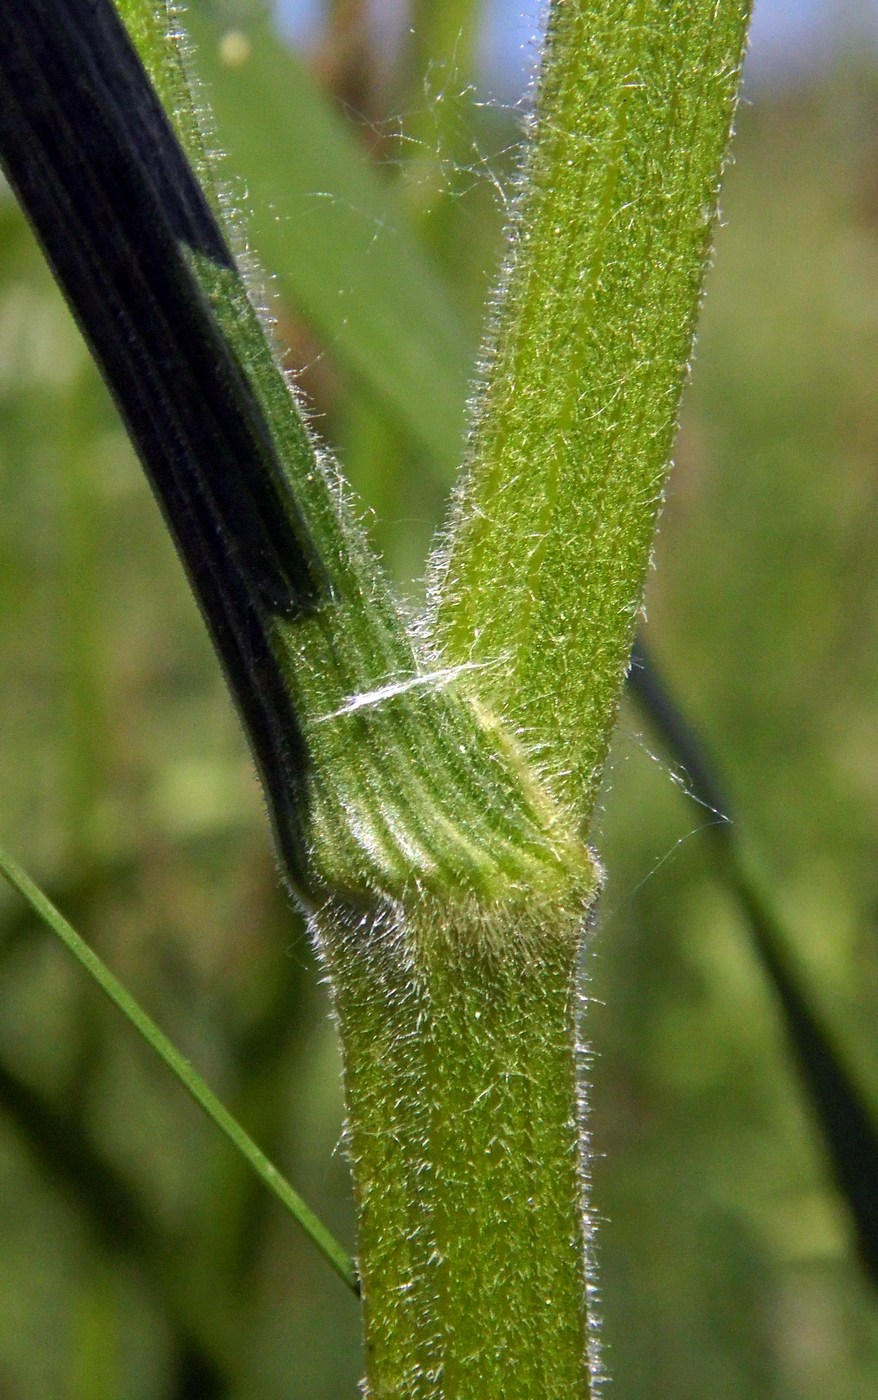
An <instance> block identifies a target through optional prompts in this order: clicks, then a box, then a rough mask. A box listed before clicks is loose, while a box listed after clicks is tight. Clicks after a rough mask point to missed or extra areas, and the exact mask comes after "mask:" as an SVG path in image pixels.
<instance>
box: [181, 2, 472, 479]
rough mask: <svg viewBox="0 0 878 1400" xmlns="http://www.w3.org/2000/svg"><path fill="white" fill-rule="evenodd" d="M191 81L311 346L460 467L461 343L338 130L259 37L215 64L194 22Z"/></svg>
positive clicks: (214, 37) (286, 58)
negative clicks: (203, 82) (204, 97)
mask: <svg viewBox="0 0 878 1400" xmlns="http://www.w3.org/2000/svg"><path fill="white" fill-rule="evenodd" d="M187 25H188V27H189V29H190V30H191V33H192V35H193V38H194V39H195V40H196V41H197V44H198V53H197V68H198V71H199V73H200V74H202V75H203V76H204V77H205V78H206V79H207V82H208V89H209V93H210V99H211V105H212V107H213V109H214V111H215V113H216V118H217V122H218V127H219V133H220V143H221V145H222V147H223V148H224V149H227V150H228V152H229V155H230V157H231V166H232V168H233V169H235V170H239V171H246V172H247V199H248V203H250V204H251V205H252V206H254V207H255V208H256V209H261V210H263V211H271V214H270V215H266V214H265V213H263V216H262V217H261V218H259V219H258V220H255V221H253V230H252V231H253V238H254V245H255V250H256V252H257V254H258V256H259V258H260V259H261V261H262V262H263V264H264V265H265V266H266V267H268V268H270V269H271V271H272V273H273V274H275V275H276V277H277V286H278V288H279V289H280V291H281V293H282V294H283V295H284V296H285V298H287V299H288V300H289V301H290V302H291V303H292V305H294V306H295V307H297V308H298V310H299V311H300V312H301V313H302V314H303V315H304V316H305V318H306V319H307V320H308V321H309V322H310V324H311V325H312V326H313V327H314V328H315V330H316V331H317V332H318V333H319V336H320V339H321V343H322V344H323V345H325V346H326V347H327V348H328V350H329V352H330V354H332V355H333V356H335V357H337V358H338V359H339V360H340V361H341V362H343V363H344V365H345V366H346V367H347V368H348V369H349V370H350V371H352V372H353V374H354V375H355V376H356V377H357V378H358V379H359V380H361V381H362V382H363V383H365V384H367V385H368V386H369V387H370V390H371V391H372V392H375V393H377V394H378V395H380V397H381V399H382V401H383V402H384V403H385V405H386V406H387V407H388V408H389V409H390V411H391V414H392V416H393V419H394V421H395V422H396V423H397V424H398V425H400V426H402V427H403V428H404V430H405V432H406V434H407V435H408V436H409V437H410V438H411V439H412V440H413V441H414V442H416V443H418V444H419V445H421V446H422V447H425V448H426V449H427V450H428V451H429V452H430V454H431V455H432V457H433V458H434V459H435V460H436V461H437V462H438V463H439V464H440V465H441V467H442V468H443V469H444V470H445V471H446V472H448V473H450V472H451V471H452V470H453V469H455V468H456V467H457V464H458V462H459V459H460V452H461V446H462V442H463V430H464V404H465V398H466V390H467V383H468V380H469V375H470V369H471V350H470V345H469V340H468V337H467V336H466V335H465V333H464V332H463V330H462V328H461V326H460V324H459V323H458V321H457V319H456V317H455V315H454V313H453V310H452V308H451V306H450V305H449V298H448V295H447V293H446V291H445V289H444V288H443V287H442V285H441V283H440V281H439V278H438V277H437V275H436V273H435V272H434V270H433V269H432V268H431V266H430V263H429V261H428V259H427V258H426V257H425V256H424V254H423V252H422V251H421V249H420V248H419V246H418V243H417V241H416V239H415V238H414V237H413V236H412V233H411V231H410V229H409V227H408V220H407V217H406V214H405V211H404V210H403V209H402V207H401V206H400V203H399V201H398V198H397V197H396V195H395V193H394V191H393V188H392V184H391V182H390V181H389V180H381V179H380V177H379V174H378V172H377V171H376V170H375V169H374V167H370V165H369V161H368V159H367V157H366V155H365V153H364V151H363V150H362V149H361V148H360V147H359V146H358V144H357V142H356V139H355V136H354V134H353V132H352V130H351V128H350V125H349V124H345V123H344V121H343V120H342V118H341V116H340V114H339V113H337V112H336V111H334V110H333V108H332V105H331V104H330V102H329V101H328V99H327V98H326V97H325V96H324V95H323V94H321V93H320V91H319V90H318V88H317V87H316V85H315V83H314V80H313V79H312V78H311V77H310V75H309V74H308V73H307V72H306V70H305V68H304V66H303V65H302V63H301V61H300V60H299V59H298V58H297V57H296V55H295V54H293V53H292V52H291V51H290V50H289V49H288V48H287V47H286V46H285V45H284V44H283V43H282V42H281V40H280V39H279V38H278V37H277V35H276V33H275V32H274V30H273V29H272V28H271V27H270V26H268V25H266V24H265V23H260V24H257V23H253V24H251V25H247V26H245V27H244V30H243V33H244V35H245V37H246V40H247V42H248V44H249V45H250V49H249V54H248V56H247V57H246V59H245V60H244V61H243V62H241V63H240V64H237V65H234V66H232V65H229V64H228V63H224V62H223V58H222V48H221V45H220V39H221V36H222V30H221V29H220V28H218V26H217V24H216V22H215V21H213V20H211V19H209V18H207V17H206V16H204V15H198V14H196V13H193V14H191V15H189V16H188V17H187Z"/></svg>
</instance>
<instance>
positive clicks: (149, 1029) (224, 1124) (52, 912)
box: [0, 848, 358, 1293]
mask: <svg viewBox="0 0 878 1400" xmlns="http://www.w3.org/2000/svg"><path fill="white" fill-rule="evenodd" d="M0 874H2V875H3V876H4V878H5V879H6V880H8V882H9V884H10V885H12V887H13V888H14V889H16V890H18V892H19V894H20V895H22V897H23V898H24V899H26V900H27V902H28V904H30V906H31V908H32V909H33V910H34V912H35V913H36V914H37V915H38V916H39V918H40V919H41V920H42V921H43V923H44V924H45V925H46V927H47V928H49V929H51V931H52V932H53V933H54V934H56V935H57V936H58V938H60V940H61V942H62V943H63V944H64V946H65V948H66V949H67V951H68V952H69V953H71V954H72V955H73V957H74V958H76V960H77V962H78V963H79V964H80V966H82V967H83V968H85V971H86V972H87V973H88V974H89V976H90V977H91V978H92V979H93V981H94V982H96V983H97V985H98V986H99V987H100V989H101V991H102V992H103V993H104V995H105V996H107V997H109V999H110V1001H111V1002H112V1003H113V1005H114V1006H115V1007H116V1008H117V1009H118V1010H119V1011H121V1013H122V1015H123V1016H124V1017H125V1019H126V1020H127V1021H128V1022H129V1023H130V1024H131V1025H132V1026H133V1027H134V1029H135V1030H136V1031H137V1033H138V1034H139V1035H140V1036H141V1037H142V1039H143V1040H144V1041H145V1042H146V1043H147V1045H149V1046H150V1047H151V1049H152V1050H154V1051H155V1053H156V1055H158V1057H159V1059H160V1060H162V1061H163V1062H164V1064H165V1065H166V1066H167V1068H168V1069H169V1070H170V1071H171V1073H172V1074H173V1075H174V1076H175V1078H176V1079H177V1080H179V1082H180V1083H181V1084H182V1085H183V1088H184V1089H185V1090H186V1092H187V1093H188V1094H189V1095H190V1096H191V1097H192V1098H193V1099H194V1100H195V1102H196V1103H197V1104H198V1106H199V1108H201V1109H202V1110H203V1112H204V1113H206V1114H207V1116H208V1118H209V1119H210V1120H211V1122H212V1123H213V1124H215V1126H216V1127H217V1128H219V1130H220V1132H221V1133H223V1134H224V1135H225V1136H226V1137H227V1138H228V1140H229V1142H231V1143H232V1145H233V1146H234V1147H235V1148H236V1149H237V1150H238V1152H240V1153H241V1155H242V1157H244V1158H245V1159H246V1160H247V1161H248V1162H249V1163H250V1166H251V1167H252V1168H253V1170H254V1171H255V1173H256V1175H257V1176H258V1177H259V1179H260V1181H262V1182H263V1183H264V1184H265V1185H266V1186H267V1187H268V1189H269V1191H271V1192H272V1194H273V1195H274V1196H275V1197H276V1198H277V1199H278V1200H279V1201H280V1203H281V1205H282V1206H283V1207H284V1209H285V1210H287V1211H289V1213H290V1215H291V1216H292V1217H293V1219H294V1220H295V1221H296V1222H297V1223H298V1224H299V1225H300V1226H301V1228H302V1229H303V1230H304V1231H305V1234H306V1235H307V1236H308V1237H309V1239H311V1240H312V1242H313V1243H314V1244H315V1245H316V1246H317V1248H318V1249H319V1250H320V1253H321V1254H322V1255H323V1257H324V1258H325V1259H326V1260H327V1262H328V1263H329V1264H331V1266H332V1268H333V1269H334V1270H335V1272H336V1273H337V1274H338V1275H339V1277H340V1278H341V1279H343V1281H344V1282H345V1283H346V1284H347V1285H348V1287H349V1288H350V1289H352V1291H353V1292H354V1293H356V1292H357V1291H358V1284H357V1274H356V1270H355V1268H354V1265H353V1263H352V1262H351V1260H350V1258H349V1257H348V1255H347V1254H346V1253H345V1251H344V1249H343V1248H342V1247H341V1245H340V1244H339V1243H338V1241H337V1240H336V1239H334V1238H333V1236H332V1235H331V1234H330V1232H329V1231H328V1230H327V1228H326V1226H325V1225H324V1224H323V1223H322V1222H321V1221H320V1220H318V1218H317V1216H316V1215H315V1214H314V1212H313V1211H312V1210H311V1208H310V1206H308V1205H307V1204H306V1202H305V1201H303V1200H302V1197H301V1196H300V1195H299V1193H298V1192H297V1191H296V1190H295V1188H294V1187H292V1186H291V1185H290V1183H289V1182H288V1181H287V1180H286V1179H285V1177H283V1176H282V1175H281V1173H280V1172H279V1171H278V1169H277V1167H275V1166H274V1165H273V1164H272V1163H271V1162H270V1161H269V1160H268V1158H267V1157H266V1155H265V1153H264V1152H263V1151H262V1150H261V1149H260V1148H259V1147H257V1145H256V1143H255V1142H254V1141H253V1139H252V1138H251V1137H249V1136H248V1134H247V1133H246V1132H245V1131H244V1129H243V1128H242V1127H241V1125H240V1123H238V1122H237V1120H236V1119H235V1118H233V1117H232V1115H231V1114H230V1113H229V1111H228V1110H227V1109H226V1108H225V1107H224V1106H223V1104H222V1103H221V1102H220V1100H219V1099H218V1098H217V1096H216V1094H214V1093H213V1091H212V1090H211V1089H210V1088H209V1087H208V1086H207V1084H205V1082H204V1080H203V1079H202V1078H201V1076H200V1075H199V1074H198V1073H197V1072H196V1071H195V1070H194V1069H193V1068H192V1066H191V1065H190V1064H189V1062H188V1060H186V1059H185V1058H184V1057H183V1056H182V1055H181V1054H180V1052H179V1050H177V1048H176V1046H175V1045H174V1044H173V1043H172V1042H171V1041H170V1040H169V1039H168V1037H167V1036H166V1035H165V1034H164V1032H163V1031H161V1030H160V1029H159V1027H158V1026H157V1025H156V1024H155V1022H154V1021H153V1020H152V1018H151V1017H150V1016H148V1015H147V1013H146V1012H145V1011H144V1010H143V1008H142V1007H141V1006H140V1005H139V1004H138V1003H137V1002H136V1001H135V999H134V997H133V996H132V995H131V993H130V992H128V991H127V990H126V989H125V987H123V985H122V983H121V982H120V981H119V979H118V978H117V977H115V976H114V975H113V973H112V972H111V971H110V969H109V968H108V967H107V965H106V964H105V963H104V962H103V961H102V960H101V959H100V958H99V957H98V955H97V953H95V952H94V950H93V949H92V948H90V947H89V946H88V944H87V943H86V942H85V941H84V940H83V939H82V938H80V936H79V934H78V933H77V932H76V930H75V929H74V928H72V927H71V925H70V924H69V923H68V922H67V920H66V919H65V918H64V916H63V915H62V914H61V913H59V911H58V910H57V909H56V908H55V906H54V905H53V904H52V903H51V902H50V901H49V900H48V899H47V898H46V896H45V895H44V894H43V893H42V891H41V890H40V889H39V888H38V887H37V886H36V885H35V884H34V882H33V880H31V879H30V877H29V876H28V875H27V874H26V873H25V871H24V870H22V868H21V866H20V865H18V863H17V862H16V861H14V860H13V859H12V857H11V856H10V855H9V854H8V853H7V852H6V851H4V850H3V849H2V848H0Z"/></svg>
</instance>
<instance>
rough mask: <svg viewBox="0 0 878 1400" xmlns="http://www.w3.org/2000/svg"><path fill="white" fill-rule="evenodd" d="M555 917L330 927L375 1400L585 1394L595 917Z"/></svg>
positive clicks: (529, 912)
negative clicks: (587, 1116)
mask: <svg viewBox="0 0 878 1400" xmlns="http://www.w3.org/2000/svg"><path fill="white" fill-rule="evenodd" d="M547 912H549V911H548V910H547V909H546V908H545V907H544V908H542V909H539V910H534V909H533V908H530V909H528V908H527V907H526V906H523V907H521V908H519V909H515V908H514V907H504V908H502V909H500V910H498V911H496V914H495V916H494V917H497V918H499V920H500V921H501V928H500V930H499V931H498V930H497V929H492V928H489V927H488V923H489V922H490V917H491V916H490V915H487V916H486V913H485V911H484V910H483V909H480V908H479V907H478V906H477V905H476V904H471V905H469V906H467V905H465V904H464V905H462V906H460V907H459V908H456V909H453V910H452V911H449V908H448V905H447V904H443V905H441V906H436V905H435V904H433V902H432V901H430V900H425V901H421V902H420V903H419V904H418V905H417V906H416V907H415V908H414V909H413V910H412V911H410V912H404V911H402V910H400V909H397V910H388V911H387V912H386V914H385V916H384V918H382V919H380V920H377V921H375V922H373V923H372V925H371V927H369V928H368V930H366V929H364V928H363V926H362V920H361V918H358V917H356V916H353V915H352V914H350V913H349V912H348V913H345V912H344V911H340V910H338V909H332V910H329V911H327V912H325V913H324V914H323V916H322V919H321V933H322V934H323V938H324V946H325V948H326V951H327V958H328V961H329V966H330V970H331V973H332V979H333V985H334V987H335V1003H336V1010H337V1014H338V1019H339V1026H340V1030H341V1035H342V1044H343V1047H344V1056H345V1086H346V1094H347V1106H348V1119H349V1129H348V1132H349V1142H348V1147H349V1151H350V1156H351V1161H352V1165H353V1169H354V1178H355V1184H356V1191H357V1200H358V1206H359V1250H360V1264H361V1288H362V1293H363V1302H364V1308H365V1329H366V1353H367V1368H368V1369H367V1378H368V1386H369V1390H368V1393H369V1395H370V1396H373V1397H379V1396H380V1397H391V1396H394V1397H406V1398H407V1400H408V1397H411V1400H420V1397H424V1400H426V1397H428V1396H437V1395H441V1396H443V1397H446V1400H456V1398H457V1397H465V1396H466V1397H476V1396H485V1397H500V1396H503V1397H508V1398H509V1400H532V1397H534V1396H540V1397H542V1398H543V1400H553V1398H554V1397H557V1400H562V1397H573V1396H586V1395H588V1393H589V1368H590V1363H591V1362H592V1361H593V1360H594V1356H593V1349H591V1348H589V1347H588V1345H587V1337H588V1334H589V1290H590V1276H589V1264H588V1262H587V1249H586V1246H587V1242H588V1241H587V1236H588V1231H589V1225H588V1219H587V1215H586V1212H585V1209H584V1204H585V1201H584V1160H583V1154H582V1147H581V1144H582V1123H581V1120H580V1102H579V1095H580V1085H581V1065H580V1062H579V1061H580V1054H579V1049H578V1041H577V1034H576V1032H577V1026H578V993H577V987H578V980H577V971H578V959H579V951H580V938H581V927H582V907H581V903H580V901H579V900H578V899H573V900H571V904H570V907H569V908H566V909H565V908H561V907H556V908H554V909H553V910H552V911H551V912H552V914H553V916H554V917H553V920H552V925H551V929H550V931H549V932H548V933H547V930H546V922H545V921H546V914H547ZM449 915H450V916H449ZM498 932H499V937H498ZM364 935H365V938H364ZM364 943H365V945H366V946H365V947H364Z"/></svg>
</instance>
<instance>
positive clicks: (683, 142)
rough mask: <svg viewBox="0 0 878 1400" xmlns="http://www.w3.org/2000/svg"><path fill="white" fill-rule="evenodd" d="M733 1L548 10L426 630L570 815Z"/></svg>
mask: <svg viewBox="0 0 878 1400" xmlns="http://www.w3.org/2000/svg"><path fill="white" fill-rule="evenodd" d="M749 8H750V6H749V3H748V0H718V3H713V0H672V3H666V0H637V3H631V0H593V3H565V4H559V5H556V6H555V7H554V8H553V11H552V18H551V21H550V26H549V35H548V39H547V53H548V61H547V63H546V64H545V67H544V77H543V79H542V80H541V83H540V88H539V92H538V99H537V111H536V122H535V133H536V141H535V145H534V148H533V152H532V155H531V157H530V160H529V165H528V168H527V170H526V172H525V179H526V186H527V188H526V193H525V195H524V197H523V198H522V201H521V203H520V208H519V217H518V223H517V247H516V249H515V253H514V258H513V265H512V268H511V271H510V274H509V277H508V280H507V284H506V286H505V288H504V290H503V293H502V297H501V307H500V309H499V317H498V319H499V321H500V324H501V329H500V331H499V333H498V337H497V343H496V345H495V346H494V347H493V350H492V352H491V354H490V356H489V366H490V367H489V369H488V372H487V378H486V383H485V386H484V392H483V396H482V403H481V406H480V409H479V413H478V421H477V423H476V426H475V430H474V441H473V447H472V460H471V468H470V475H469V481H468V484H467V486H466V488H465V490H464V492H463V494H462V497H461V500H460V503H459V509H458V515H457V523H456V527H455V530H454V533H453V536H452V539H451V544H450V549H449V550H448V552H447V554H446V556H445V557H444V558H443V561H442V565H441V568H440V577H439V579H438V582H437V594H438V597H439V602H438V605H437V606H438V619H437V620H438V626H437V632H438V637H439V640H440V642H441V643H442V644H443V646H444V654H445V658H446V660H447V661H448V662H449V663H451V664H454V663H458V664H461V663H466V662H480V663H489V669H487V670H485V671H484V672H483V673H482V681H483V684H482V685H481V695H482V698H483V699H485V700H486V701H487V703H488V704H490V705H491V706H492V708H493V709H494V710H495V712H496V713H497V714H498V715H500V716H501V718H502V719H503V720H504V721H506V722H507V723H508V724H509V726H510V727H511V728H512V729H513V730H514V731H515V732H517V733H521V734H523V735H524V736H525V737H526V739H527V740H529V741H530V743H531V744H532V745H533V749H534V751H535V752H536V753H538V754H539V756H540V761H541V764H542V765H543V769H544V771H545V772H547V773H548V774H549V775H550V777H551V780H552V784H553V787H554V789H555V791H556V793H557V795H558V796H559V797H561V798H563V799H565V800H567V801H568V802H569V803H570V805H571V806H572V807H573V808H575V810H577V811H578V813H579V814H580V817H581V818H582V819H583V820H585V821H587V820H588V819H589V817H590V815H591V811H592V809H593V805H594V800H595V797H596V793H597V786H598V783H599V781H600V775H601V771H602V768H603V764H604V760H605V757H606V753H607V748H608V744H609V738H610V734H611V730H612V726H613V723H614V720H615V716H616V711H617V708H618V703H619V696H620V693H621V687H622V680H623V676H624V673H625V670H626V667H627V663H628V654H629V651H630V647H631V642H632V640H633V631H634V623H635V620H636V616H637V613H638V611H639V608H640V599H641V593H642V588H643V582H644V577H645V574H646V569H647V564H648V560H649V554H650V549H651V542H652V535H653V529H654V526H655V518H656V512H657V509H658V505H659V502H660V499H661V495H662V491H663V488H664V480H665V473H666V470H667V465H668V458H669V455H670V451H671V445H672V441H673V435H674V430H675V426H676V418H677V412H678V407H679V402H680V394H681V390H682V386H683V380H684V377H685V372H686V366H687V363H688V360H689V357H690V354H691V349H692V339H693V332H694V322H695V315H696V311H697V308H698V302H699V297H700V293H701V287H702V281H703V276H704V270H705V266H706V262H707V258H708V253H709V247H710V239H711V233H712V228H713V220H714V215H715V211H716V201H717V191H718V185H719V177H720V171H721V167H722V162H723V160H724V158H725V152H726V147H727V143H728V138H729V131H730V125H731V119H732V113H733V109H734V102H735V96H736V91H737V85H738V78H739V73H740V64H741V58H742V50H743V45H744V36H745V32H746V24H747V18H748V14H749ZM501 577H502V578H503V579H504V580H508V582H506V583H505V585H504V587H503V588H497V587H496V580H497V579H498V578H501Z"/></svg>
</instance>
